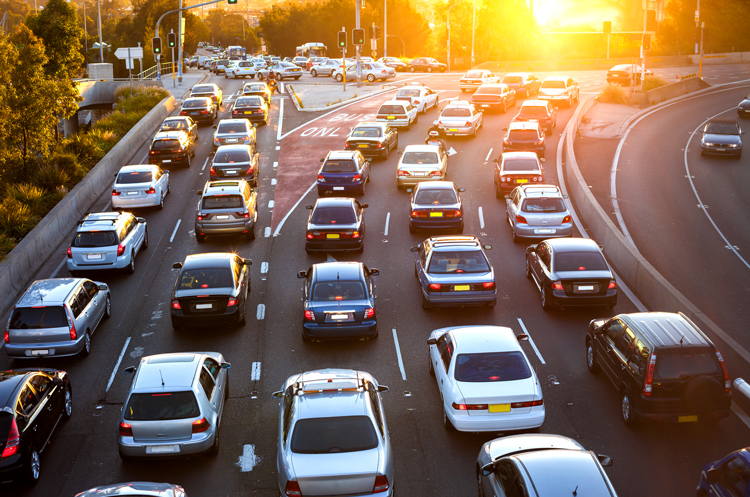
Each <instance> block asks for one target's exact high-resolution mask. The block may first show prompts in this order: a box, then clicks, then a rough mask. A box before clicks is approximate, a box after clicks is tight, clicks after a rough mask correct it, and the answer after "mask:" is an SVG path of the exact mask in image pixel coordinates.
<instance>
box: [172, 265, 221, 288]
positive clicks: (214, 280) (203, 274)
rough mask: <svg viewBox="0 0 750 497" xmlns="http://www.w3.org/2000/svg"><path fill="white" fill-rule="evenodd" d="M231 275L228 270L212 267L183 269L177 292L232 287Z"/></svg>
mask: <svg viewBox="0 0 750 497" xmlns="http://www.w3.org/2000/svg"><path fill="white" fill-rule="evenodd" d="M233 286H234V282H233V281H232V273H230V272H229V269H228V268H223V267H213V268H203V269H185V270H183V271H182V274H180V286H179V287H177V289H178V290H200V289H202V288H228V287H233Z"/></svg>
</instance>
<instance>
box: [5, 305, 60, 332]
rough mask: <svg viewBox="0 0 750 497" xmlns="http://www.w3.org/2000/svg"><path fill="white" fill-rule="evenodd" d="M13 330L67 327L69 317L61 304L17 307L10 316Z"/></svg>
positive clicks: (10, 325) (10, 326)
mask: <svg viewBox="0 0 750 497" xmlns="http://www.w3.org/2000/svg"><path fill="white" fill-rule="evenodd" d="M8 327H9V328H10V329H11V330H40V329H44V328H67V327H68V317H67V316H66V315H65V310H64V309H63V307H62V306H60V305H51V306H40V307H16V308H15V309H13V314H12V315H11V317H10V324H9V325H8Z"/></svg>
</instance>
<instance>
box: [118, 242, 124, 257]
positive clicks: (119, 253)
mask: <svg viewBox="0 0 750 497" xmlns="http://www.w3.org/2000/svg"><path fill="white" fill-rule="evenodd" d="M124 253H125V245H122V244H120V245H118V246H117V257H120V256H121V255H122V254H124Z"/></svg>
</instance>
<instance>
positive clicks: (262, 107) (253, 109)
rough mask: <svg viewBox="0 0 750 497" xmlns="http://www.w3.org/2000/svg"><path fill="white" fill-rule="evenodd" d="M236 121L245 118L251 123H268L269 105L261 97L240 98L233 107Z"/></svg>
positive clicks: (233, 115)
mask: <svg viewBox="0 0 750 497" xmlns="http://www.w3.org/2000/svg"><path fill="white" fill-rule="evenodd" d="M232 117H233V118H234V119H240V118H245V119H247V120H248V121H250V122H262V123H263V124H267V123H268V105H267V104H266V101H265V100H264V99H263V98H262V97H260V96H249V97H245V96H242V97H239V98H238V99H237V100H235V101H234V105H233V106H232Z"/></svg>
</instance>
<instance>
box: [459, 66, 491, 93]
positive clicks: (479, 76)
mask: <svg viewBox="0 0 750 497" xmlns="http://www.w3.org/2000/svg"><path fill="white" fill-rule="evenodd" d="M499 82H500V78H498V77H497V76H495V75H494V74H493V73H492V71H489V70H487V69H471V70H469V71H467V72H466V74H464V75H463V76H461V79H459V80H458V87H459V88H460V89H461V92H462V93H463V92H465V91H467V90H476V89H477V88H479V86H480V85H490V84H495V83H499Z"/></svg>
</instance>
